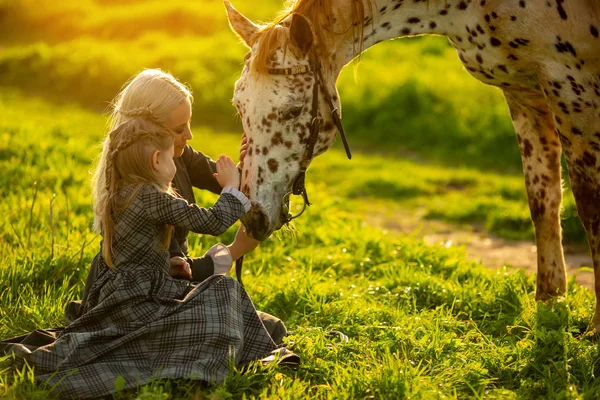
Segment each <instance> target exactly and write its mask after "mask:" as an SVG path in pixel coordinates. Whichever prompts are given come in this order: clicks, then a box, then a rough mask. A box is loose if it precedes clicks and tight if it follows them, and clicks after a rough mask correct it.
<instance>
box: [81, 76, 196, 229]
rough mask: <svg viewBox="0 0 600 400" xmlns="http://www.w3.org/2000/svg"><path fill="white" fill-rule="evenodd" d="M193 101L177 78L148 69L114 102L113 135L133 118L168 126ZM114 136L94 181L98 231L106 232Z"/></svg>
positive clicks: (95, 226) (95, 216)
mask: <svg viewBox="0 0 600 400" xmlns="http://www.w3.org/2000/svg"><path fill="white" fill-rule="evenodd" d="M186 99H187V100H188V101H189V102H190V103H192V101H193V97H192V93H191V92H190V90H189V89H188V88H187V87H186V86H185V85H184V84H182V83H181V82H179V81H178V80H177V79H175V77H173V75H171V74H169V73H166V72H163V71H161V70H158V69H146V70H144V71H142V72H140V73H139V74H137V75H136V76H134V77H133V78H132V79H131V80H130V81H129V82H128V83H126V84H125V86H124V87H123V89H122V90H121V92H120V93H119V94H118V95H117V96H116V97H115V98H114V100H113V101H112V102H111V106H110V108H111V110H110V116H111V118H110V125H109V132H111V133H112V132H113V131H114V130H115V129H116V128H117V127H119V126H121V124H122V123H123V122H126V121H129V120H132V119H136V120H139V119H145V120H147V121H150V122H153V123H156V124H158V125H161V126H164V124H165V123H166V122H167V121H168V120H169V117H170V116H171V112H172V111H173V110H174V109H175V108H176V107H177V106H178V105H179V104H181V102H182V101H184V100H186ZM109 141H110V134H108V135H106V138H105V140H104V143H103V148H102V154H101V156H100V160H99V161H98V166H97V168H96V172H95V174H94V178H93V195H94V199H95V205H94V230H95V231H96V232H101V231H102V216H103V205H104V204H106V197H107V195H108V192H107V189H106V185H105V182H106V179H105V172H106V163H107V155H108V151H109V147H110V146H109V144H110V143H109Z"/></svg>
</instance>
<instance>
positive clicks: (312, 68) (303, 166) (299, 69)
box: [235, 49, 352, 286]
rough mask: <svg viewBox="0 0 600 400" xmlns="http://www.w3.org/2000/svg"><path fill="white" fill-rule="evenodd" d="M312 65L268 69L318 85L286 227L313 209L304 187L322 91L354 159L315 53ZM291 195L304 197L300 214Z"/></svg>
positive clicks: (239, 266)
mask: <svg viewBox="0 0 600 400" xmlns="http://www.w3.org/2000/svg"><path fill="white" fill-rule="evenodd" d="M308 62H309V65H300V66H295V67H290V68H267V72H268V73H269V74H271V75H301V74H307V73H309V72H312V74H313V76H314V81H315V83H314V85H313V98H312V108H311V129H310V135H309V136H308V138H307V139H306V148H305V149H304V155H303V156H302V160H301V161H300V171H299V172H298V175H296V178H294V181H293V183H292V188H291V190H290V191H289V192H287V193H286V194H285V195H284V196H283V198H282V200H281V208H282V211H283V213H284V215H285V217H284V218H285V219H284V222H283V223H284V224H285V223H288V222H290V221H292V220H293V219H296V218H298V217H299V216H300V215H302V214H303V213H304V211H305V210H306V207H307V206H310V201H309V200H308V194H307V192H306V186H305V185H304V183H305V181H306V170H307V169H308V167H309V165H310V162H311V160H312V158H313V154H314V151H315V145H316V144H317V140H318V138H319V129H320V127H321V118H319V88H322V89H323V93H324V95H325V96H324V98H325V101H326V102H327V105H328V106H329V109H330V110H331V117H332V118H333V123H334V124H335V126H336V128H337V130H338V132H339V133H340V136H341V137H342V142H343V143H344V149H345V150H346V156H348V159H349V160H350V159H352V153H351V152H350V146H349V145H348V139H346V134H345V132H344V126H343V125H342V119H341V117H340V112H339V110H338V109H337V107H334V105H333V98H332V97H331V96H330V95H329V92H328V91H327V87H326V86H325V80H324V79H323V70H322V68H321V62H320V61H319V58H318V57H317V55H316V52H315V50H314V49H313V50H312V51H311V52H310V54H309V57H308ZM291 195H295V196H302V200H303V202H304V204H303V205H302V209H301V210H300V211H299V212H297V213H296V214H293V215H292V214H291V213H290V212H289V208H288V206H287V205H286V203H287V200H289V197H290V196H291ZM243 262H244V257H243V256H242V257H240V258H238V259H237V260H236V262H235V272H236V276H237V279H238V281H239V282H240V284H242V286H243V283H242V265H243Z"/></svg>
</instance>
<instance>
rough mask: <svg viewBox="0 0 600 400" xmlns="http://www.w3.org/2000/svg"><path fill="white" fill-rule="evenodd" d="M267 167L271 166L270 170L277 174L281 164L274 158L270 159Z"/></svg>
mask: <svg viewBox="0 0 600 400" xmlns="http://www.w3.org/2000/svg"><path fill="white" fill-rule="evenodd" d="M267 165H268V166H269V170H270V171H271V172H273V173H275V172H277V169H278V168H279V163H278V162H277V160H276V159H274V158H269V161H267Z"/></svg>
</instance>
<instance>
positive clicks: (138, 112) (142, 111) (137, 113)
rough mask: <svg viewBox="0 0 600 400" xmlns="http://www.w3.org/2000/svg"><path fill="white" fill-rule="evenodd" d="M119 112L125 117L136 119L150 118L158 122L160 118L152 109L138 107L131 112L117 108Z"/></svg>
mask: <svg viewBox="0 0 600 400" xmlns="http://www.w3.org/2000/svg"><path fill="white" fill-rule="evenodd" d="M117 112H118V113H119V114H121V115H122V116H124V117H128V118H135V117H145V118H149V119H150V120H152V121H157V120H158V118H156V116H155V115H154V113H153V112H152V109H151V108H150V107H138V108H132V109H130V110H123V109H122V108H121V107H118V108H117Z"/></svg>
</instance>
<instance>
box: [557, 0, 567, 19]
mask: <svg viewBox="0 0 600 400" xmlns="http://www.w3.org/2000/svg"><path fill="white" fill-rule="evenodd" d="M564 2H565V0H556V10H557V11H558V15H560V17H561V18H562V19H564V20H566V19H567V18H568V16H567V13H566V11H565V9H564V8H563V6H562V3H564Z"/></svg>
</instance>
